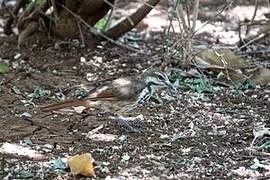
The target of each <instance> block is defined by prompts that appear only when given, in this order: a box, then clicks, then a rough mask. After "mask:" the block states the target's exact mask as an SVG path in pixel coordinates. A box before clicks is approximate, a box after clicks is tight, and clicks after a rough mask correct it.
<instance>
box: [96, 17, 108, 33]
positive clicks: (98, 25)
mask: <svg viewBox="0 0 270 180" xmlns="http://www.w3.org/2000/svg"><path fill="white" fill-rule="evenodd" d="M105 25H106V20H105V19H103V18H102V19H100V20H99V21H98V22H97V23H96V25H95V27H96V28H97V29H99V30H104V28H105Z"/></svg>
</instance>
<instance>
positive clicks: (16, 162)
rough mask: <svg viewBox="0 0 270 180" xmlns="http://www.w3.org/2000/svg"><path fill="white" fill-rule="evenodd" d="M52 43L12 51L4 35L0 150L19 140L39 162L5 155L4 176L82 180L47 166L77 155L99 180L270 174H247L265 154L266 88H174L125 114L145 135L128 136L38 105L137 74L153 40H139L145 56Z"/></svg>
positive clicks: (87, 117)
mask: <svg viewBox="0 0 270 180" xmlns="http://www.w3.org/2000/svg"><path fill="white" fill-rule="evenodd" d="M152 37H155V36H152ZM157 39H158V40H160V36H158V35H157ZM158 40H157V41H158ZM55 44H58V43H57V42H52V41H46V40H43V41H40V42H34V43H32V44H31V45H30V46H25V47H21V48H18V47H17V44H16V38H15V37H13V36H11V37H6V36H4V37H1V39H0V55H1V57H0V59H1V62H8V63H9V64H10V70H9V71H8V72H6V73H4V74H1V78H0V83H1V87H0V107H1V108H0V115H1V119H0V127H1V129H0V144H1V145H3V144H4V143H7V142H9V143H18V144H22V145H23V146H25V147H30V148H32V149H35V150H37V151H39V152H40V154H41V156H42V158H40V159H39V158H36V157H34V158H29V157H25V156H14V155H10V154H4V153H1V154H0V167H1V168H0V177H3V178H4V177H5V178H7V179H14V178H18V179H19V178H23V177H24V178H25V177H29V178H31V177H32V178H34V179H35V178H38V177H39V178H41V179H42V178H43V179H77V178H81V179H84V177H80V176H74V175H72V173H71V172H69V171H68V170H55V169H54V168H50V166H49V165H48V163H46V162H49V161H53V160H57V159H59V158H64V157H67V156H71V155H77V154H82V153H91V154H92V157H93V158H94V159H95V166H96V169H95V170H96V179H104V178H107V179H110V177H111V178H117V179H127V178H130V179H185V178H188V179H191V178H192V179H197V178H198V179H202V178H209V179H212V178H213V179H242V178H244V177H246V178H252V177H263V178H267V177H269V176H270V174H269V171H267V170H265V169H260V170H252V169H251V166H252V165H253V164H254V159H255V158H257V159H259V160H263V159H264V158H267V157H268V158H269V155H267V154H264V153H259V152H257V153H256V154H254V152H252V151H251V149H252V148H250V147H251V144H252V141H253V139H254V134H253V132H254V129H256V128H260V125H262V126H263V125H267V124H268V125H269V124H270V123H269V119H270V115H269V107H270V100H269V87H267V86H257V87H256V88H249V89H246V90H243V91H241V92H242V93H243V95H239V92H237V91H236V90H235V89H233V88H229V87H223V86H215V92H213V93H198V92H196V91H194V90H192V89H189V88H182V87H181V86H180V87H179V89H178V90H177V92H175V93H174V94H172V95H171V96H170V95H168V94H167V95H164V96H163V101H164V102H163V104H155V103H151V102H150V103H148V104H147V105H145V106H143V107H141V108H140V109H138V110H136V111H135V112H132V114H131V115H130V116H132V117H136V116H138V118H137V119H136V120H134V121H132V123H133V124H134V125H135V126H136V127H139V128H141V129H142V132H130V131H129V130H128V129H126V128H124V127H122V126H121V124H119V123H118V122H117V121H115V120H113V119H111V118H109V117H108V116H106V115H100V114H98V113H96V112H92V113H76V114H73V115H67V114H64V115H59V114H52V113H44V112H41V111H40V109H39V107H40V106H43V105H46V104H50V103H52V102H56V101H57V99H56V98H55V93H59V92H63V90H64V89H66V88H68V87H72V86H75V85H79V84H89V83H95V82H97V81H101V80H104V79H109V78H112V77H119V76H125V75H138V74H139V73H141V71H142V70H143V69H145V68H147V67H149V66H150V65H151V64H154V63H156V61H157V58H156V57H155V56H154V54H155V53H156V52H159V50H160V46H158V44H159V43H158V42H155V40H153V39H148V40H147V41H141V42H139V46H140V47H141V49H143V50H144V52H143V53H142V54H138V53H135V52H131V51H129V50H127V49H125V48H124V47H119V46H116V45H112V44H107V45H105V46H99V47H98V48H97V49H95V50H90V49H87V48H80V47H78V46H77V45H76V42H72V43H71V44H68V45H66V46H64V47H62V46H58V45H55ZM147 53H148V54H147ZM149 54H150V55H149ZM37 91H38V92H37ZM43 93H45V94H43ZM69 95H70V94H69Z"/></svg>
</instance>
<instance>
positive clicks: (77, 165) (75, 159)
mask: <svg viewBox="0 0 270 180" xmlns="http://www.w3.org/2000/svg"><path fill="white" fill-rule="evenodd" d="M68 165H69V167H70V169H71V172H72V173H73V174H74V175H79V174H80V175H83V176H88V177H92V176H95V172H94V167H93V159H92V156H91V154H90V153H85V154H81V155H76V156H71V157H69V158H68Z"/></svg>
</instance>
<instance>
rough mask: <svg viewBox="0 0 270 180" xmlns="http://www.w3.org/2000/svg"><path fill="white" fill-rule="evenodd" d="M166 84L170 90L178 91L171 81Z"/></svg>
mask: <svg viewBox="0 0 270 180" xmlns="http://www.w3.org/2000/svg"><path fill="white" fill-rule="evenodd" d="M165 83H166V85H167V86H168V87H169V89H170V90H172V91H176V88H175V87H174V86H173V84H172V83H171V82H170V81H166V82H165Z"/></svg>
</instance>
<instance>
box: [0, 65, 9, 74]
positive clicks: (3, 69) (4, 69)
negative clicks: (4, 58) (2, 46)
mask: <svg viewBox="0 0 270 180" xmlns="http://www.w3.org/2000/svg"><path fill="white" fill-rule="evenodd" d="M8 70H9V66H8V65H7V64H3V63H0V73H6V72H7V71H8Z"/></svg>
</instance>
